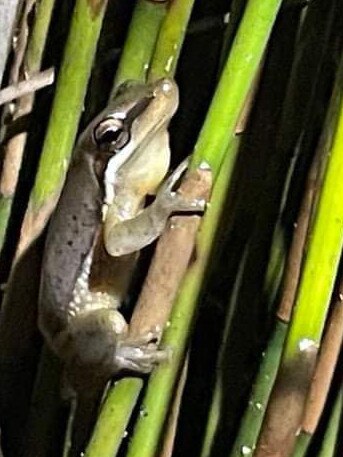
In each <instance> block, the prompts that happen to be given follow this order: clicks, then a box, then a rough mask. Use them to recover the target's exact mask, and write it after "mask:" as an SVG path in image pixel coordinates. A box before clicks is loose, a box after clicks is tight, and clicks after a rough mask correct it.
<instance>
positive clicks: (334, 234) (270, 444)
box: [256, 91, 343, 457]
mask: <svg viewBox="0 0 343 457" xmlns="http://www.w3.org/2000/svg"><path fill="white" fill-rule="evenodd" d="M339 100H340V108H339V111H338V112H339V115H338V121H337V127H336V129H335V135H334V140H333V145H332V150H331V154H330V157H329V159H328V165H327V170H326V174H325V178H324V182H323V188H322V191H321V194H320V197H319V201H318V205H317V210H316V214H315V218H314V222H313V229H312V231H311V238H310V243H309V247H308V254H307V257H306V259H305V262H304V267H303V272H302V277H301V282H300V285H299V290H298V294H297V298H296V305H295V310H294V313H293V318H292V322H291V326H290V330H289V334H288V336H287V341H286V345H285V350H284V354H283V358H282V363H281V367H280V371H279V374H278V377H277V380H276V383H275V386H274V389H273V393H272V397H271V401H270V403H269V406H268V411H267V415H266V420H265V423H264V426H263V429H262V433H261V437H260V440H259V445H258V449H257V452H256V456H257V457H262V456H263V457H264V456H265V455H269V454H267V453H268V452H270V453H271V455H273V454H272V453H273V452H277V450H279V449H280V446H281V443H282V446H281V447H282V453H281V455H282V456H289V455H290V454H291V452H292V449H293V446H294V442H295V433H296V431H297V429H298V427H299V425H300V424H299V422H300V420H301V415H302V412H303V407H304V401H305V398H306V393H307V389H308V387H309V382H310V380H311V377H312V374H313V369H314V363H315V358H316V354H317V348H318V346H319V344H320V341H321V337H322V331H323V327H324V323H325V320H326V315H327V310H328V306H329V303H330V298H331V293H332V288H333V284H334V281H335V277H336V273H337V268H338V262H339V259H340V256H341V251H342V244H343V199H342V198H341V196H342V195H343V180H342V179H340V176H342V173H343V103H342V91H341V92H340V94H339ZM289 386H290V387H289ZM285 409H286V412H287V414H285ZM276 430H277V433H276Z"/></svg>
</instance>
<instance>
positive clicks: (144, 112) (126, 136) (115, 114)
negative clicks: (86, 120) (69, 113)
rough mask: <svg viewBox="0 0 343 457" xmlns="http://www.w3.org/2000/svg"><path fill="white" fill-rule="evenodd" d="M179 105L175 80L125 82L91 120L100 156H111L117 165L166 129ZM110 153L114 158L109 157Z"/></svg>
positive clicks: (114, 165)
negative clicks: (100, 111)
mask: <svg viewBox="0 0 343 457" xmlns="http://www.w3.org/2000/svg"><path fill="white" fill-rule="evenodd" d="M177 105H178V89H177V86H176V84H175V82H174V81H173V80H171V79H168V78H163V79H160V80H158V81H155V82H153V83H148V84H142V83H137V82H131V81H129V82H126V83H124V84H122V85H121V86H119V87H118V89H117V91H116V92H115V94H114V97H113V99H112V100H111V102H110V103H109V105H108V107H107V108H106V110H105V111H103V112H102V113H101V114H100V115H99V116H98V117H97V118H96V119H95V120H94V121H93V122H92V124H91V128H92V141H93V143H94V146H95V147H96V149H97V151H98V153H99V154H100V156H102V155H104V157H107V159H109V158H111V162H115V164H114V163H112V169H113V168H116V169H118V168H119V167H120V166H121V165H122V164H123V163H125V162H126V161H127V160H128V159H129V158H130V157H131V156H132V155H134V153H135V151H138V150H139V149H140V147H141V145H142V144H143V143H145V142H148V141H149V140H150V138H152V137H153V136H154V135H155V134H156V132H158V131H159V130H160V129H165V128H166V127H167V125H168V123H169V121H170V119H171V117H172V116H173V114H174V113H175V111H176V108H177ZM112 157H113V159H112Z"/></svg>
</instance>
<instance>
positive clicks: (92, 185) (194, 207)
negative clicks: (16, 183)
mask: <svg viewBox="0 0 343 457" xmlns="http://www.w3.org/2000/svg"><path fill="white" fill-rule="evenodd" d="M177 105H178V89H177V86H176V83H175V82H174V81H173V80H171V79H168V78H164V79H161V80H158V81H156V82H153V83H148V84H140V83H128V84H124V85H122V86H120V87H119V89H118V91H117V93H116V96H115V97H114V99H113V100H112V101H111V102H110V103H109V106H108V107H107V108H106V109H105V110H104V111H103V112H101V113H100V114H99V115H98V116H97V117H96V118H95V119H94V120H93V121H92V122H91V123H90V125H89V126H88V127H87V128H86V130H85V131H84V132H83V134H82V135H81V136H80V139H79V141H78V142H77V145H76V147H75V151H74V153H73V157H72V161H71V165H70V168H69V171H68V174H67V178H66V183H65V186H64V188H63V191H62V194H61V197H60V200H59V202H58V205H57V207H56V210H55V212H54V214H53V216H52V219H51V222H50V226H49V229H48V234H47V239H46V247H45V251H44V257H43V267H42V276H41V288H40V299H39V327H40V329H41V331H42V332H43V334H44V336H45V338H46V340H47V342H48V343H49V344H50V346H51V348H52V349H53V350H54V351H55V352H56V353H57V355H58V356H60V358H62V359H63V360H64V361H65V362H66V365H67V370H68V366H69V367H75V366H80V367H83V369H85V371H86V372H87V369H91V370H92V372H93V373H94V372H98V373H99V374H101V376H102V377H107V378H110V377H111V376H113V375H114V374H116V373H118V372H119V371H121V370H130V371H136V372H139V373H146V372H149V371H151V369H152V368H153V366H154V365H155V364H156V363H157V362H159V361H160V360H162V359H164V358H165V356H166V354H165V351H163V350H158V348H157V347H156V344H152V343H153V342H154V340H156V335H154V333H153V332H152V333H149V334H147V335H143V336H142V337H139V338H135V339H133V338H132V337H129V336H128V332H127V324H126V322H125V320H124V318H123V316H122V315H121V313H120V312H119V311H118V307H119V306H120V304H121V302H122V301H123V299H124V296H123V294H125V291H126V287H127V283H128V281H129V279H130V273H131V270H132V256H133V255H134V254H133V253H135V252H137V251H138V250H140V249H141V248H142V247H144V246H146V245H147V244H149V243H151V242H152V241H153V240H154V239H156V238H157V237H158V236H159V235H160V233H161V232H162V230H163V228H164V226H165V224H166V221H167V218H168V217H169V216H170V214H171V213H173V212H175V211H177V212H179V211H203V210H204V207H205V201H202V200H192V201H189V200H186V199H185V198H184V197H182V196H181V195H180V194H178V193H177V192H176V191H174V187H175V186H176V184H177V182H178V180H179V178H180V176H181V175H182V173H183V172H184V170H185V169H186V168H187V163H185V162H184V163H182V164H181V165H180V166H179V167H178V168H177V169H176V170H175V171H174V173H172V174H171V176H170V177H169V178H168V179H167V180H166V181H165V182H164V183H163V184H162V185H161V186H160V184H161V182H162V181H163V179H164V177H165V175H166V173H167V171H168V168H169V160H170V149H169V136H168V131H167V128H168V124H169V121H170V119H171V117H172V116H173V114H174V113H175V111H176V109H177ZM156 190H157V194H156V198H155V200H154V201H153V203H152V204H151V205H150V206H148V207H146V208H144V203H145V198H146V196H147V195H148V194H154V193H155V192H156ZM99 246H100V251H99ZM98 252H102V255H100V257H99V256H98V254H96V253H98ZM96 258H98V260H96ZM99 259H100V261H99ZM104 259H105V260H106V261H104ZM94 265H95V266H94ZM99 265H100V267H101V268H103V266H104V265H105V268H104V269H105V270H106V271H103V272H100V273H104V276H107V279H106V280H102V281H100V282H98V283H97V284H94V278H93V276H95V277H96V274H95V273H94V272H95V271H96V270H97V269H99ZM93 273H94V275H93ZM100 276H101V274H100ZM95 283H96V281H95Z"/></svg>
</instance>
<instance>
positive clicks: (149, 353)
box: [115, 340, 171, 373]
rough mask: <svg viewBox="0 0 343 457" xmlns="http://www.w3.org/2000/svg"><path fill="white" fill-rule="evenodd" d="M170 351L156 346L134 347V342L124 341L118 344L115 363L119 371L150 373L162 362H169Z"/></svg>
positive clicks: (144, 344)
mask: <svg viewBox="0 0 343 457" xmlns="http://www.w3.org/2000/svg"><path fill="white" fill-rule="evenodd" d="M170 357H171V351H170V350H169V349H157V347H156V345H155V344H152V343H150V344H146V342H144V343H143V344H141V345H139V346H138V345H133V344H132V341H125V340H124V341H123V342H120V343H119V344H118V347H117V351H116V356H115V363H116V366H117V367H118V368H119V370H128V371H134V372H137V373H150V372H151V371H152V370H153V368H154V367H155V366H156V365H158V364H159V363H161V362H164V361H166V360H169V359H170Z"/></svg>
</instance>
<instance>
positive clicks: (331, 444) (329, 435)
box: [318, 386, 343, 457]
mask: <svg viewBox="0 0 343 457" xmlns="http://www.w3.org/2000/svg"><path fill="white" fill-rule="evenodd" d="M342 410H343V387H342V386H341V388H340V389H339V391H338V395H337V398H336V401H335V403H334V407H333V410H332V412H331V417H330V420H329V424H328V426H327V429H326V431H325V435H324V439H323V442H322V447H321V449H320V452H319V453H318V457H334V456H335V455H337V454H336V450H337V444H338V441H339V435H340V433H339V430H340V425H341V422H342Z"/></svg>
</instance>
